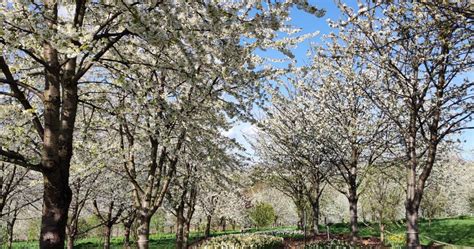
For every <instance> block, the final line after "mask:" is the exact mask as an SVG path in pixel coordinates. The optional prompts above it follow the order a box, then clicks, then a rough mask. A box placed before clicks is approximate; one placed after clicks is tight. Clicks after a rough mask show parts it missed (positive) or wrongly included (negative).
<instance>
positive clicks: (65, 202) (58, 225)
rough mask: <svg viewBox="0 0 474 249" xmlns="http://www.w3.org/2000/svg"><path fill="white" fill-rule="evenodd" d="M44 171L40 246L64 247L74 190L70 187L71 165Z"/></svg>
mask: <svg viewBox="0 0 474 249" xmlns="http://www.w3.org/2000/svg"><path fill="white" fill-rule="evenodd" d="M55 168H56V169H58V170H54V171H52V172H48V173H44V174H43V176H44V190H43V191H44V192H43V214H42V217H41V234H40V248H61V249H63V248H64V241H65V238H66V225H67V219H68V209H69V204H70V203H71V197H72V192H71V189H70V188H69V172H68V171H69V165H67V166H63V165H58V167H55Z"/></svg>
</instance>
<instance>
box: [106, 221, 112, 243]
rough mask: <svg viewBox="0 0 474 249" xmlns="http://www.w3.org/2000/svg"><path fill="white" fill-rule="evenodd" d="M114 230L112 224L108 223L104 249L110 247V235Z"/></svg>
mask: <svg viewBox="0 0 474 249" xmlns="http://www.w3.org/2000/svg"><path fill="white" fill-rule="evenodd" d="M111 232H112V226H110V225H108V226H105V234H104V236H105V241H104V249H110V236H111Z"/></svg>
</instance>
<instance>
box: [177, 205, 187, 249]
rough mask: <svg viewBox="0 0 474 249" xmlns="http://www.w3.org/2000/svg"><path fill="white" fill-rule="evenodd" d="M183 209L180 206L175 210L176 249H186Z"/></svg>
mask: <svg viewBox="0 0 474 249" xmlns="http://www.w3.org/2000/svg"><path fill="white" fill-rule="evenodd" d="M184 223H185V221H184V207H183V206H180V207H178V209H177V210H176V248H177V249H182V248H186V245H185V243H184Z"/></svg>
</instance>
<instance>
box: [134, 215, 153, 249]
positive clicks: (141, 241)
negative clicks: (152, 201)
mask: <svg viewBox="0 0 474 249" xmlns="http://www.w3.org/2000/svg"><path fill="white" fill-rule="evenodd" d="M150 219H151V217H150V216H148V215H143V214H139V216H138V224H139V225H138V231H137V233H138V241H137V243H138V248H139V249H148V244H149V243H148V242H149V241H148V238H149V237H150Z"/></svg>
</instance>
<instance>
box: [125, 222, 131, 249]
mask: <svg viewBox="0 0 474 249" xmlns="http://www.w3.org/2000/svg"><path fill="white" fill-rule="evenodd" d="M131 229H132V228H131V226H124V234H123V237H124V241H123V247H124V248H130V230H131Z"/></svg>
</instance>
